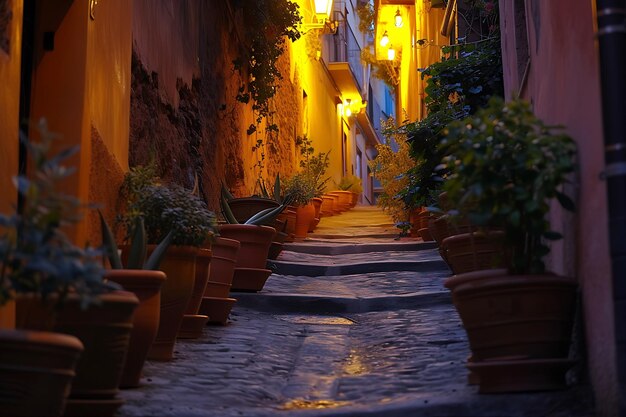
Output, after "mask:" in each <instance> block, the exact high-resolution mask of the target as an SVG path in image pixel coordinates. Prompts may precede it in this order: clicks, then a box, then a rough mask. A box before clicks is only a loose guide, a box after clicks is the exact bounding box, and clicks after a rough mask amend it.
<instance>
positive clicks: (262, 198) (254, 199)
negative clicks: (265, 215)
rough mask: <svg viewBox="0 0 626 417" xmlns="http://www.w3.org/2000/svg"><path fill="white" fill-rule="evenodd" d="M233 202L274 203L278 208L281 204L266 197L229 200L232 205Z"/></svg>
mask: <svg viewBox="0 0 626 417" xmlns="http://www.w3.org/2000/svg"><path fill="white" fill-rule="evenodd" d="M231 201H241V202H244V201H264V202H272V203H276V207H278V206H279V205H280V203H278V201H276V200H274V199H272V198H266V197H235V198H231V199H230V200H228V202H229V203H230V202H231Z"/></svg>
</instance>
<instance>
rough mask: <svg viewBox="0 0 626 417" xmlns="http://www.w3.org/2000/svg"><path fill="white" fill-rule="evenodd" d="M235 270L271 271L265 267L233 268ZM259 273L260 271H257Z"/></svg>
mask: <svg viewBox="0 0 626 417" xmlns="http://www.w3.org/2000/svg"><path fill="white" fill-rule="evenodd" d="M235 271H263V272H266V273H267V272H272V270H271V269H265V268H239V267H237V268H235ZM259 273H260V272H259Z"/></svg>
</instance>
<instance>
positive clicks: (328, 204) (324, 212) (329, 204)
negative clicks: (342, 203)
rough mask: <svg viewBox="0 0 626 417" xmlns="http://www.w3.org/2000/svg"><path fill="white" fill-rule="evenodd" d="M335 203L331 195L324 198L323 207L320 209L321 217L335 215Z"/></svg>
mask: <svg viewBox="0 0 626 417" xmlns="http://www.w3.org/2000/svg"><path fill="white" fill-rule="evenodd" d="M333 201H334V199H333V198H332V197H331V196H329V195H323V196H322V205H321V207H320V215H321V216H322V217H323V216H332V215H333V214H335V213H334V212H333Z"/></svg>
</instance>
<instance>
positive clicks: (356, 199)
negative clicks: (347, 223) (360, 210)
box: [350, 191, 361, 208]
mask: <svg viewBox="0 0 626 417" xmlns="http://www.w3.org/2000/svg"><path fill="white" fill-rule="evenodd" d="M350 192H351V193H352V202H351V204H350V207H352V208H354V207H355V206H356V205H357V203H358V202H359V196H360V195H361V194H359V193H355V192H354V191H350Z"/></svg>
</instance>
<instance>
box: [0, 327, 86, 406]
mask: <svg viewBox="0 0 626 417" xmlns="http://www.w3.org/2000/svg"><path fill="white" fill-rule="evenodd" d="M82 351H83V344H82V343H81V341H80V340H79V339H78V338H76V337H74V336H70V335H65V334H61V333H52V332H38V331H25V330H0V387H2V395H0V413H1V414H2V415H6V416H60V415H61V414H62V413H63V410H64V408H65V401H66V397H67V395H68V393H69V392H70V385H71V381H72V378H73V377H74V375H75V373H74V369H75V367H76V364H77V363H78V357H79V355H80V354H81V352H82Z"/></svg>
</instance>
